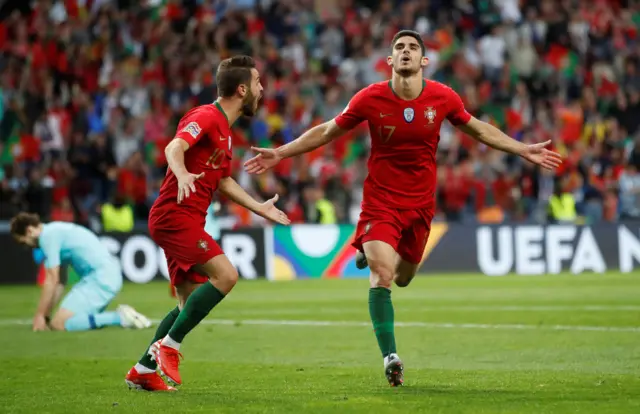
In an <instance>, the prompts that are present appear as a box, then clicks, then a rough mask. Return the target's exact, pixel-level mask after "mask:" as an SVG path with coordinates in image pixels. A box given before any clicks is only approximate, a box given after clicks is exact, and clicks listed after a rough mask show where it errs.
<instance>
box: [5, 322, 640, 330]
mask: <svg viewBox="0 0 640 414" xmlns="http://www.w3.org/2000/svg"><path fill="white" fill-rule="evenodd" d="M152 322H153V323H154V324H157V323H159V322H160V320H159V319H154V320H152ZM30 324H31V321H30V320H28V319H0V326H12V325H13V326H15V325H30ZM201 324H203V325H256V326H302V327H311V326H328V327H352V328H356V327H362V328H371V322H362V321H314V320H286V319H239V320H233V319H206V320H204V321H202V322H201ZM395 326H396V327H399V328H427V329H498V330H546V331H590V332H640V326H583V325H524V324H485V323H437V322H396V324H395Z"/></svg>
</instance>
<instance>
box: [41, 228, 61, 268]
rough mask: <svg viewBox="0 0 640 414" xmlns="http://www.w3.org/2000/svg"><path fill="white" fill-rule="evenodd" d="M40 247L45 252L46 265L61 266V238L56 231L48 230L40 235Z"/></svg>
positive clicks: (48, 266)
mask: <svg viewBox="0 0 640 414" xmlns="http://www.w3.org/2000/svg"><path fill="white" fill-rule="evenodd" d="M39 241H40V249H41V250H42V253H43V254H44V267H46V268H47V269H51V268H54V267H57V266H60V250H61V248H62V247H61V240H60V237H59V235H58V234H56V233H55V232H47V233H45V234H43V235H42V236H40V240H39Z"/></svg>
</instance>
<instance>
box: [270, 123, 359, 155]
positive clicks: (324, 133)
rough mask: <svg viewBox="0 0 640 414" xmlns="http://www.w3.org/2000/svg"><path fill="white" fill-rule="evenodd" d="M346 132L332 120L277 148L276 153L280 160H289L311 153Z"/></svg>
mask: <svg viewBox="0 0 640 414" xmlns="http://www.w3.org/2000/svg"><path fill="white" fill-rule="evenodd" d="M345 132H347V130H345V129H342V128H340V127H339V126H338V124H336V121H334V120H333V119H332V120H331V121H328V122H325V123H324V124H321V125H318V126H315V127H313V128H311V129H310V130H308V131H307V132H305V133H304V134H302V135H301V136H300V137H299V138H298V139H295V140H293V141H291V142H290V143H288V144H286V145H283V146H281V147H279V148H278V149H277V150H276V151H277V153H278V155H279V156H280V158H290V157H295V156H296V155H300V154H304V153H306V152H310V151H313V150H314V149H316V148H319V147H321V146H323V145H326V144H328V143H329V142H331V141H333V140H334V139H336V138H338V137H341V136H342V135H344V134H345Z"/></svg>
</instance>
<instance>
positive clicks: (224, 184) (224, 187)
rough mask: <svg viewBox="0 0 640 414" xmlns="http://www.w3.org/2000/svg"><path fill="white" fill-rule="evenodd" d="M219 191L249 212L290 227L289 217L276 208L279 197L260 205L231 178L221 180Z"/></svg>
mask: <svg viewBox="0 0 640 414" xmlns="http://www.w3.org/2000/svg"><path fill="white" fill-rule="evenodd" d="M218 190H219V191H220V192H221V193H222V194H223V195H224V196H225V197H227V198H228V199H229V200H231V201H233V202H234V203H236V204H238V205H240V206H242V207H244V208H246V209H247V210H250V211H252V212H254V213H256V214H257V215H259V216H261V217H264V218H266V219H268V220H271V221H273V222H275V223H278V224H284V225H288V224H290V223H291V221H290V220H289V217H287V215H286V214H285V213H284V212H282V211H280V210H278V209H277V208H276V207H275V206H274V203H275V202H276V201H278V195H276V196H275V197H273V198H272V199H271V200H269V201H266V202H264V203H260V202H258V201H257V200H256V199H254V198H253V197H251V196H250V195H249V193H247V192H246V191H245V190H244V189H243V188H242V187H240V184H238V183H237V182H236V180H234V179H233V178H231V177H226V178H223V179H222V180H220V185H219V187H218Z"/></svg>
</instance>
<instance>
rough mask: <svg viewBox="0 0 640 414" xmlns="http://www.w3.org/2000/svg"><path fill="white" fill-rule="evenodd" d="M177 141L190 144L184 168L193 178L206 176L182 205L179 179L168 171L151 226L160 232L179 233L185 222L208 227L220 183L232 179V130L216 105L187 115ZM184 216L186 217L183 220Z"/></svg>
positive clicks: (150, 216) (202, 107) (204, 106)
mask: <svg viewBox="0 0 640 414" xmlns="http://www.w3.org/2000/svg"><path fill="white" fill-rule="evenodd" d="M176 138H182V139H183V140H185V141H187V142H188V143H189V149H188V150H187V151H186V152H185V153H184V165H185V167H186V169H187V171H189V172H190V173H191V174H200V173H201V172H204V173H205V174H204V177H202V178H200V179H199V180H197V181H196V182H195V186H196V192H195V193H191V194H190V195H189V198H186V199H184V200H183V201H182V203H180V204H178V179H177V178H176V176H175V174H173V172H172V171H171V169H167V175H166V176H165V178H164V181H163V183H162V187H161V188H160V195H159V196H158V199H157V200H156V201H155V203H153V207H151V212H150V214H149V222H150V224H153V225H154V226H155V227H156V228H163V229H175V228H180V227H182V226H183V224H184V220H185V219H188V220H190V221H191V220H196V221H197V222H198V223H199V224H200V223H201V224H202V227H204V224H205V220H206V215H207V208H209V205H210V204H211V201H212V199H213V193H214V192H215V191H216V190H217V188H218V184H219V183H220V180H221V179H222V178H225V177H229V176H230V175H231V157H232V152H233V151H232V144H231V128H230V126H229V121H228V119H227V115H226V114H225V113H224V111H223V109H222V107H220V105H219V104H218V103H217V102H216V103H215V104H211V105H202V106H198V107H196V108H193V109H192V110H190V111H189V112H187V113H186V114H185V115H184V116H183V117H182V119H181V120H180V123H179V124H178V128H177V133H176ZM180 216H182V217H180Z"/></svg>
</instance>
